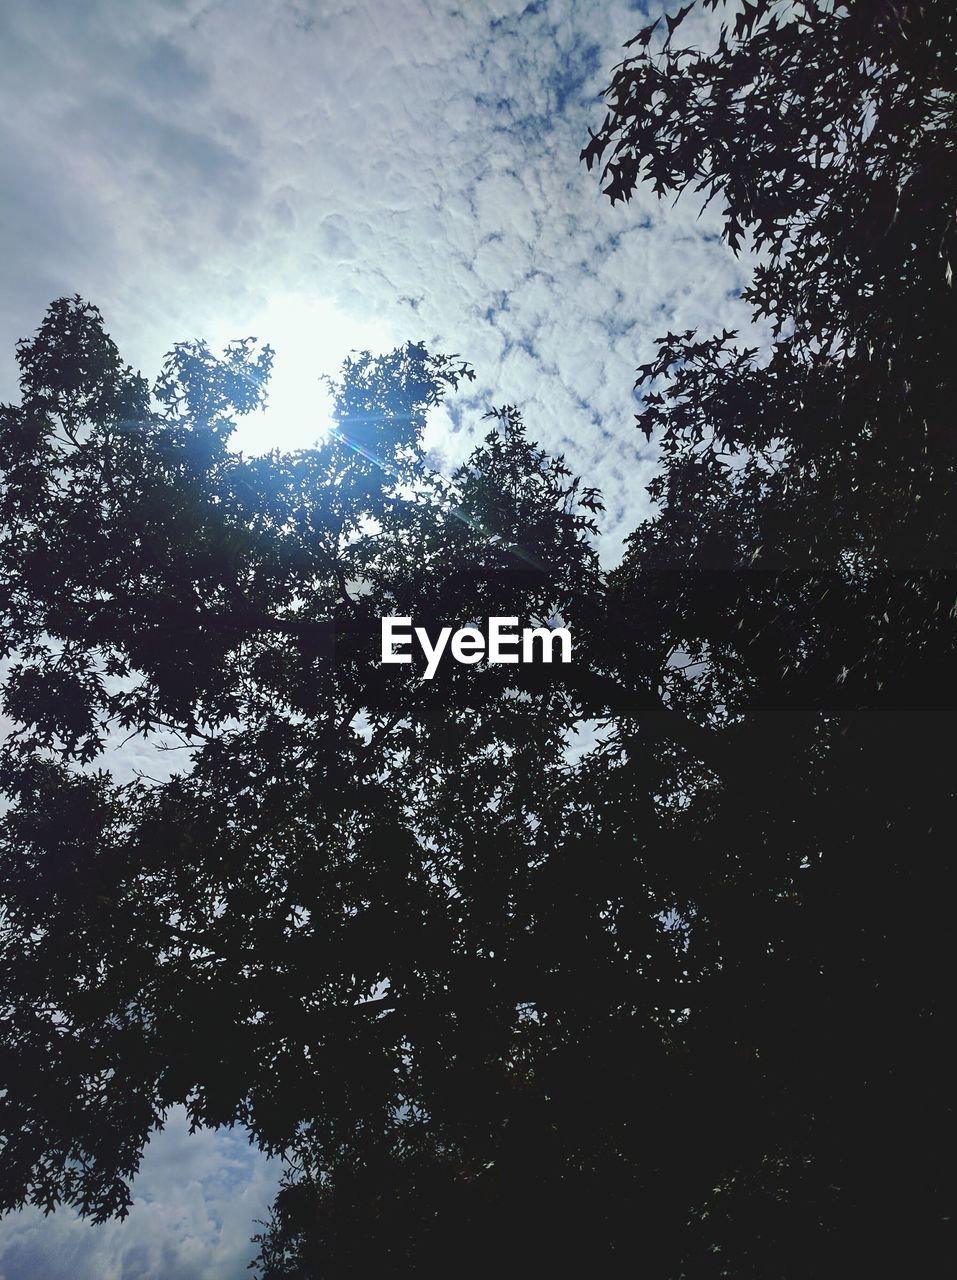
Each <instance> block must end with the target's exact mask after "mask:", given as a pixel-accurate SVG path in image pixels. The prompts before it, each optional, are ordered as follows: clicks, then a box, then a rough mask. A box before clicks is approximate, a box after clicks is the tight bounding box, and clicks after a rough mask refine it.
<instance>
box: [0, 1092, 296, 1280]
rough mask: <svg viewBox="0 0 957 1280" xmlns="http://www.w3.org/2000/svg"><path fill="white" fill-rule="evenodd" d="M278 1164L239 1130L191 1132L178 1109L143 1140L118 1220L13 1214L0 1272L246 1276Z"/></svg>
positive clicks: (30, 1279) (2, 1237)
mask: <svg viewBox="0 0 957 1280" xmlns="http://www.w3.org/2000/svg"><path fill="white" fill-rule="evenodd" d="M279 1172H280V1170H279V1164H278V1162H277V1161H270V1160H267V1159H266V1158H265V1157H263V1156H262V1155H260V1154H259V1153H258V1152H257V1151H255V1150H254V1149H253V1148H251V1147H250V1146H249V1144H248V1142H247V1141H246V1138H245V1136H244V1135H243V1134H242V1133H240V1132H239V1131H238V1130H222V1131H219V1132H214V1131H212V1130H208V1129H201V1130H199V1131H198V1132H196V1133H194V1134H190V1132H189V1125H188V1121H187V1119H186V1116H185V1113H184V1112H183V1110H182V1109H181V1108H176V1109H175V1110H174V1111H173V1112H172V1113H171V1115H170V1118H169V1121H168V1123H167V1126H166V1128H165V1130H163V1132H161V1133H159V1134H156V1135H154V1138H153V1141H152V1142H151V1144H150V1146H149V1147H148V1148H147V1151H146V1156H145V1158H144V1160H143V1165H142V1169H141V1172H140V1174H139V1176H138V1177H137V1179H136V1181H135V1182H134V1184H133V1194H134V1204H133V1207H132V1208H131V1210H130V1213H129V1216H128V1217H127V1219H126V1220H125V1221H124V1222H115V1221H114V1222H107V1223H104V1224H103V1225H101V1226H93V1225H92V1224H90V1223H88V1222H84V1221H83V1220H81V1219H80V1218H78V1217H76V1216H75V1215H74V1214H72V1213H70V1212H69V1211H68V1210H65V1209H59V1210H57V1212H55V1213H53V1214H51V1215H50V1216H48V1217H44V1216H43V1214H42V1213H41V1212H40V1210H38V1209H29V1210H25V1211H24V1212H22V1213H19V1214H14V1215H11V1216H10V1217H8V1218H6V1219H5V1220H4V1221H2V1222H0V1280H66V1277H69V1278H70V1280H160V1277H162V1280H244V1278H245V1277H248V1276H249V1272H248V1270H247V1264H248V1263H249V1261H250V1260H251V1258H252V1257H253V1255H254V1253H255V1247H254V1246H253V1245H252V1244H251V1243H250V1241H251V1238H252V1236H253V1235H254V1234H255V1233H256V1232H257V1231H258V1230H259V1226H258V1222H257V1220H259V1221H261V1220H263V1219H264V1218H265V1217H266V1216H267V1213H268V1208H269V1205H270V1204H271V1202H272V1198H273V1196H274V1195H275V1192H276V1187H277V1184H278V1180H279Z"/></svg>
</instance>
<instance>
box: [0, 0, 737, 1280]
mask: <svg viewBox="0 0 957 1280" xmlns="http://www.w3.org/2000/svg"><path fill="white" fill-rule="evenodd" d="M649 7H650V9H651V12H652V16H654V15H655V14H657V13H658V12H659V11H660V8H661V5H660V3H659V2H658V0H649ZM672 8H674V6H672ZM646 21H647V16H646V13H645V12H644V10H643V9H642V8H639V7H638V5H636V4H634V3H628V2H627V0H592V2H590V3H589V2H586V0H538V2H537V3H530V4H526V3H524V2H523V0H462V3H461V4H459V5H456V4H455V3H452V2H451V0H388V2H387V0H328V2H326V0H274V2H272V3H269V4H263V3H262V0H86V2H85V3H83V4H76V3H75V0H4V4H3V5H2V8H0V100H2V102H0V105H2V111H0V167H2V171H3V173H4V174H5V177H6V181H5V183H4V190H3V193H2V195H0V227H2V236H3V246H4V253H3V255H2V258H0V298H2V309H0V399H3V400H8V401H9V400H16V398H17V388H16V367H15V362H14V358H13V351H14V344H15V342H16V339H17V338H19V337H21V336H24V335H28V334H30V333H32V332H33V331H34V330H35V328H36V326H37V325H38V324H39V322H40V320H41V318H42V315H43V312H44V309H45V307H46V305H47V304H48V303H49V302H50V301H51V300H52V299H53V298H56V297H58V296H61V295H63V294H73V293H80V294H81V295H82V296H83V297H85V298H87V299H88V300H90V301H92V302H95V303H97V305H98V306H99V307H100V308H101V310H102V311H103V313H104V317H105V320H106V324H107V328H108V330H109V331H110V332H111V333H112V335H113V337H114V338H115V339H116V341H117V342H118V343H119V345H120V349H121V351H122V352H123V355H124V357H125V358H126V359H127V360H129V361H130V362H131V363H133V364H134V366H136V367H138V368H140V369H142V371H143V372H144V373H146V374H147V375H148V376H150V377H152V376H154V375H155V374H156V373H157V372H158V370H159V367H160V364H161V361H162V357H163V354H164V352H165V351H166V350H168V349H169V347H170V346H172V344H173V343H174V342H177V341H181V340H184V339H187V338H192V337H203V338H206V339H207V340H209V341H210V342H211V343H213V344H219V345H221V344H223V343H224V342H226V341H227V340H229V339H231V338H237V337H242V336H245V335H248V334H254V335H256V336H257V337H259V338H260V339H262V340H264V341H269V342H270V343H271V344H272V345H273V346H274V347H275V348H276V351H277V363H276V372H275V377H274V382H273V393H272V400H271V405H270V407H269V409H267V410H266V411H265V412H264V413H262V414H260V415H257V416H256V417H255V418H250V419H248V420H247V421H246V422H245V423H244V425H243V427H242V431H241V434H240V435H239V437H238V444H239V445H240V446H241V447H242V448H244V449H246V450H248V451H251V452H259V451H264V450H267V449H270V448H273V447H276V446H278V447H286V448H297V447H303V446H305V445H308V444H310V443H312V442H313V441H314V440H315V439H317V438H319V437H320V436H321V435H322V432H323V431H324V430H325V428H326V426H327V425H328V410H329V404H328V399H327V397H326V395H325V393H324V391H323V389H322V387H321V386H320V384H319V378H320V376H321V375H323V374H327V373H332V374H334V373H335V372H336V370H337V368H338V365H339V363H340V361H341V360H342V358H343V357H344V356H345V355H346V354H347V353H348V352H349V350H350V349H354V348H369V349H372V350H388V349H390V348H391V347H392V346H394V345H396V344H399V343H402V342H405V341H406V340H408V339H414V340H420V339H421V340H424V341H425V342H426V343H427V344H428V345H429V346H430V347H431V348H433V349H434V350H436V351H445V352H449V353H451V352H458V353H460V354H461V355H462V356H463V357H464V358H466V359H468V360H469V361H471V362H472V364H473V365H474V366H475V368H476V371H477V374H478V379H477V382H476V383H474V384H469V386H468V390H467V393H461V392H460V393H459V394H457V395H456V396H455V397H454V400H453V401H452V403H451V405H450V411H445V412H441V413H439V414H438V415H437V416H436V419H435V422H434V424H433V425H432V427H431V429H430V433H429V440H428V443H429V446H430V448H431V449H432V450H433V452H434V456H435V459H436V461H437V463H438V465H440V466H441V467H442V468H443V469H449V468H451V466H453V465H454V464H455V463H457V462H458V461H460V460H461V459H462V458H463V457H464V456H465V455H466V453H467V452H468V450H469V448H470V447H471V446H472V445H473V444H474V443H475V442H476V440H477V439H478V438H480V437H481V436H482V435H483V434H484V433H485V431H486V430H487V424H483V423H482V421H481V415H482V412H484V410H485V409H486V408H487V407H489V406H490V405H492V404H503V403H512V404H516V405H519V406H520V407H521V408H522V410H523V412H524V414H525V418H526V422H527V424H528V427H529V431H530V434H531V436H532V438H533V439H537V440H538V441H539V442H540V443H541V444H542V445H543V446H544V447H546V448H547V449H549V450H551V451H552V452H556V453H557V452H564V453H565V455H566V457H567V458H568V460H569V463H570V465H571V466H572V467H573V468H574V469H575V471H576V472H579V473H581V474H582V475H583V476H584V478H585V481H586V483H588V484H595V485H598V486H600V487H601V488H602V490H603V491H604V494H605V500H606V504H607V512H606V514H605V517H604V522H603V526H604V536H603V541H602V549H603V555H604V558H605V560H606V562H609V563H611V562H613V561H614V560H615V559H616V558H617V556H618V554H619V553H620V549H621V545H622V540H623V538H624V537H625V536H626V535H627V534H628V533H629V532H630V530H631V529H632V528H634V526H635V524H636V523H637V522H638V520H639V519H640V518H641V517H642V515H643V514H645V513H646V511H647V503H646V497H645V493H644V486H645V484H646V483H647V481H648V479H649V478H650V475H651V472H652V469H653V466H654V453H653V449H652V448H650V447H649V446H648V445H647V444H646V443H645V441H644V439H643V437H641V436H640V435H639V434H638V433H637V431H636V430H635V427H634V421H633V415H634V412H635V408H636V403H635V400H634V396H633V392H632V385H633V382H634V370H635V367H636V365H638V364H639V363H642V362H644V361H647V360H648V359H650V357H651V354H652V352H653V349H654V348H653V341H654V338H655V337H656V336H658V335H660V334H663V333H664V332H666V331H667V330H668V329H673V330H680V329H684V328H694V327H698V328H700V329H701V330H702V332H703V333H706V334H707V333H710V332H712V331H714V330H720V329H721V328H724V327H729V328H730V327H740V328H746V327H747V322H748V316H747V313H746V311H745V309H744V308H743V307H742V305H741V303H740V302H739V301H738V300H737V299H736V296H735V295H736V293H737V291H738V290H739V289H740V287H741V286H742V284H743V282H744V279H745V273H746V267H747V264H742V263H739V262H736V260H735V259H734V258H733V257H732V255H731V254H730V252H729V251H728V250H727V249H726V248H725V247H724V246H723V245H722V244H721V243H720V242H719V240H718V239H717V234H716V233H717V230H718V223H717V212H716V211H714V210H711V211H708V212H707V213H706V214H705V215H704V216H703V217H701V218H700V219H698V218H697V217H696V215H697V213H698V209H697V207H696V205H695V204H694V203H693V202H692V201H690V200H689V201H688V202H687V203H686V204H683V205H679V206H678V207H677V208H672V207H671V205H670V203H663V204H661V203H659V202H658V201H656V200H655V198H654V197H653V196H652V195H651V194H650V193H647V192H645V193H642V194H641V195H640V196H639V197H638V198H637V199H636V200H635V201H634V202H633V203H632V204H631V205H630V206H629V207H625V208H622V207H621V206H618V207H617V208H615V209H612V208H611V207H610V206H609V205H608V202H607V201H606V200H605V199H604V198H603V197H601V196H600V194H599V188H598V183H597V180H596V177H595V175H594V174H589V173H587V172H586V170H585V169H584V167H583V166H582V165H580V164H579V162H578V153H579V151H580V149H581V147H582V146H583V145H584V143H585V141H586V140H587V128H588V126H589V125H592V126H593V127H594V126H597V125H598V124H599V123H600V122H601V119H602V115H603V112H602V108H601V104H600V103H599V101H598V94H599V92H600V90H601V89H602V88H603V87H604V86H605V85H606V84H607V83H608V81H609V79H610V76H611V70H612V67H613V66H614V65H615V64H616V63H617V62H618V61H620V59H621V58H622V56H624V55H623V53H622V48H621V46H622V44H623V43H624V41H625V40H627V39H629V38H630V37H631V36H633V35H634V34H635V32H636V31H637V30H638V29H639V28H640V27H641V26H643V25H644V24H645V22H646ZM712 24H713V19H712V18H711V17H710V16H706V17H700V18H699V17H698V15H692V17H691V18H689V19H688V21H687V22H686V23H685V25H684V26H683V28H682V34H683V35H684V34H687V35H688V37H689V38H691V39H695V38H700V39H701V40H702V41H706V40H707V32H706V31H704V30H703V28H704V27H705V26H708V25H712ZM181 1137H182V1135H180V1136H176V1134H174V1135H173V1136H166V1137H163V1138H161V1139H160V1140H158V1141H157V1142H156V1143H155V1144H154V1146H153V1147H151V1149H150V1151H149V1153H148V1154H147V1157H146V1161H145V1163H144V1170H143V1173H142V1174H141V1177H140V1179H139V1181H138V1183H137V1186H136V1188H135V1191H136V1193H137V1194H139V1193H140V1189H141V1188H142V1187H147V1186H150V1185H155V1186H156V1187H158V1188H159V1190H158V1191H157V1192H156V1193H155V1195H154V1197H153V1199H152V1203H151V1204H146V1203H144V1205H143V1206H142V1207H140V1206H138V1207H137V1209H136V1210H134V1213H133V1215H132V1216H131V1221H130V1222H128V1223H126V1224H123V1225H122V1226H115V1225H111V1226H107V1227H105V1228H101V1229H93V1228H90V1227H88V1226H87V1225H86V1224H82V1223H76V1222H74V1220H73V1219H71V1218H70V1217H69V1215H68V1214H66V1213H63V1214H58V1215H56V1217H55V1218H53V1219H50V1220H48V1222H47V1223H46V1224H43V1223H42V1222H41V1221H40V1220H38V1219H37V1218H36V1217H35V1216H34V1215H30V1214H27V1215H21V1216H20V1217H19V1218H15V1219H11V1220H9V1221H8V1222H7V1223H6V1224H4V1225H3V1226H2V1227H0V1280H25V1277H27V1276H30V1277H32V1278H33V1280H39V1278H40V1277H49V1278H50V1280H54V1278H55V1280H59V1278H60V1277H66V1276H71V1277H80V1276H84V1275H87V1274H89V1275H91V1276H92V1275H96V1276H98V1277H114V1276H115V1277H121V1278H122V1280H127V1278H132V1277H143V1278H146V1277H152V1276H159V1275H162V1276H164V1277H165V1278H167V1280H168V1278H169V1277H173V1276H175V1277H182V1278H183V1280H197V1278H199V1277H206V1276H213V1275H215V1276H216V1277H217V1280H231V1277H236V1278H237V1280H238V1277H240V1276H242V1275H245V1274H246V1272H245V1271H244V1266H245V1262H246V1260H247V1259H248V1257H249V1256H250V1252H249V1249H248V1247H246V1246H245V1245H244V1244H243V1242H244V1240H245V1239H246V1238H247V1237H248V1236H249V1235H250V1234H251V1233H252V1231H253V1230H254V1227H253V1225H252V1220H253V1219H254V1218H255V1217H262V1216H264V1212H265V1208H266V1204H267V1202H268V1201H269V1199H270V1198H271V1193H272V1185H273V1179H272V1174H271V1172H268V1171H267V1170H266V1166H265V1165H264V1164H263V1163H262V1162H257V1161H256V1160H254V1159H251V1158H250V1161H249V1162H248V1163H246V1164H240V1165H237V1164H236V1163H235V1161H236V1146H235V1141H236V1139H235V1137H233V1136H229V1135H225V1136H224V1135H219V1136H217V1135H202V1136H201V1137H199V1138H196V1139H194V1140H191V1141H194V1142H196V1143H200V1144H201V1146H202V1151H203V1152H205V1153H207V1155H209V1159H210V1161H211V1164H210V1166H209V1168H210V1170H211V1172H210V1174H209V1178H208V1179H207V1180H206V1181H205V1182H204V1181H203V1179H202V1178H199V1179H196V1180H194V1182H193V1183H189V1184H187V1183H186V1182H181V1181H180V1180H179V1179H178V1178H177V1177H176V1176H175V1173H172V1172H171V1174H170V1177H169V1178H168V1180H167V1181H166V1182H165V1183H164V1182H163V1180H162V1177H163V1175H162V1169H165V1168H167V1166H166V1165H162V1160H163V1159H165V1157H163V1156H162V1153H163V1152H164V1151H166V1152H173V1151H176V1152H179V1151H180V1149H181V1147H180V1145H178V1144H180V1142H181ZM183 1144H184V1145H183V1146H182V1151H183V1153H184V1155H183V1158H184V1159H185V1158H186V1157H185V1151H186V1145H185V1139H183ZM216 1152H219V1153H220V1156H221V1166H220V1167H219V1173H217V1166H216V1159H215V1153H216ZM157 1153H160V1154H159V1155H158V1154H157ZM210 1153H212V1154H210ZM247 1156H248V1152H247ZM177 1158H178V1157H177ZM203 1158H204V1159H206V1155H204V1156H203ZM220 1174H221V1175H222V1177H223V1178H225V1179H227V1181H226V1182H222V1183H219V1182H217V1181H216V1179H217V1178H218V1177H219V1176H220ZM150 1179H154V1183H150ZM210 1179H211V1180H210ZM237 1179H238V1181H237ZM189 1186H193V1187H194V1191H193V1192H189V1190H188V1187H189ZM196 1188H198V1190H197V1189H196ZM217 1188H218V1189H217ZM224 1188H227V1189H231V1190H230V1191H229V1195H230V1196H231V1197H232V1198H231V1199H229V1197H227V1195H226V1190H224ZM237 1188H239V1190H240V1191H241V1195H239V1198H238V1199H237V1197H236V1194H235V1193H236V1190H237ZM144 1194H145V1193H144ZM191 1196H192V1199H191ZM257 1197H258V1198H257ZM227 1201H228V1203H227ZM214 1202H215V1204H221V1206H222V1210H221V1213H227V1212H228V1214H230V1215H232V1217H231V1218H230V1232H229V1240H228V1242H227V1243H224V1240H225V1236H224V1235H223V1234H222V1233H220V1235H217V1232H218V1231H219V1228H218V1227H216V1225H215V1221H216V1212H220V1211H219V1210H217V1211H216V1212H214V1209H213V1207H211V1206H212V1205H213V1204H214ZM231 1206H232V1207H231ZM243 1214H245V1215H246V1216H245V1217H244V1218H243V1221H242V1223H240V1222H239V1220H238V1217H243ZM196 1215H199V1216H198V1217H197V1216H196ZM204 1215H205V1216H204ZM236 1215H238V1217H237V1216H236ZM217 1241H218V1243H217ZM124 1242H125V1243H124ZM131 1242H132V1243H131ZM224 1250H225V1252H224ZM230 1251H232V1252H230ZM84 1267H85V1268H86V1270H84V1269H83V1268H84Z"/></svg>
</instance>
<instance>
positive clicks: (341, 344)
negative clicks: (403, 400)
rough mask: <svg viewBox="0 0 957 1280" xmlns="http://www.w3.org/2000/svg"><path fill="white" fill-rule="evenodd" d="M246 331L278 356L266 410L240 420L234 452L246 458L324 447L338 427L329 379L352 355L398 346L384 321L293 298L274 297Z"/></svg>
mask: <svg viewBox="0 0 957 1280" xmlns="http://www.w3.org/2000/svg"><path fill="white" fill-rule="evenodd" d="M243 328H244V333H249V334H254V335H255V336H256V338H257V339H258V340H259V342H261V343H266V342H268V343H269V345H270V346H271V347H272V348H273V350H274V351H275V353H276V354H275V359H274V362H273V371H272V377H271V378H270V380H269V396H268V400H267V404H266V407H265V409H263V410H261V411H260V412H258V413H253V414H250V415H249V416H248V417H246V418H243V419H240V422H239V424H238V427H237V430H236V432H235V434H234V436H233V445H234V447H235V448H237V449H241V450H242V451H243V452H244V453H253V454H256V453H266V452H268V451H269V450H270V449H283V450H291V449H308V448H311V447H312V446H313V445H316V444H318V443H320V442H321V441H322V439H323V437H324V436H325V435H326V433H327V432H328V431H329V429H330V427H331V426H332V417H331V414H332V398H331V396H330V395H329V392H328V390H327V388H326V386H325V384H324V383H323V381H322V378H323V376H324V375H326V374H328V375H331V376H333V377H334V376H335V375H336V374H337V373H338V371H339V366H340V365H341V363H342V361H343V360H344V359H345V357H346V356H347V355H348V354H349V352H350V351H351V350H356V349H359V350H363V349H369V350H371V351H387V350H390V349H391V348H392V347H393V346H394V345H395V340H394V338H393V337H392V336H391V335H390V333H389V330H388V327H387V326H386V325H385V324H383V323H382V322H380V321H373V322H371V323H370V322H368V321H360V320H357V319H355V318H353V317H351V316H349V315H346V314H345V313H344V312H342V311H340V310H339V309H338V308H337V307H336V306H334V305H333V304H332V303H331V302H327V301H324V300H315V301H307V300H306V299H304V298H302V297H300V296H296V295H292V294H287V295H276V296H274V297H273V298H271V299H270V301H269V303H268V304H267V305H266V306H265V307H263V308H262V310H261V311H260V312H259V313H258V314H257V315H256V316H255V317H254V319H253V321H252V322H251V323H248V322H247V323H245V324H244V326H243ZM217 336H218V335H217ZM237 336H243V335H241V334H236V333H230V334H228V335H226V336H225V337H224V338H223V340H222V341H221V342H220V344H219V345H220V346H222V345H223V342H225V341H227V340H228V339H229V338H231V337H237Z"/></svg>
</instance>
